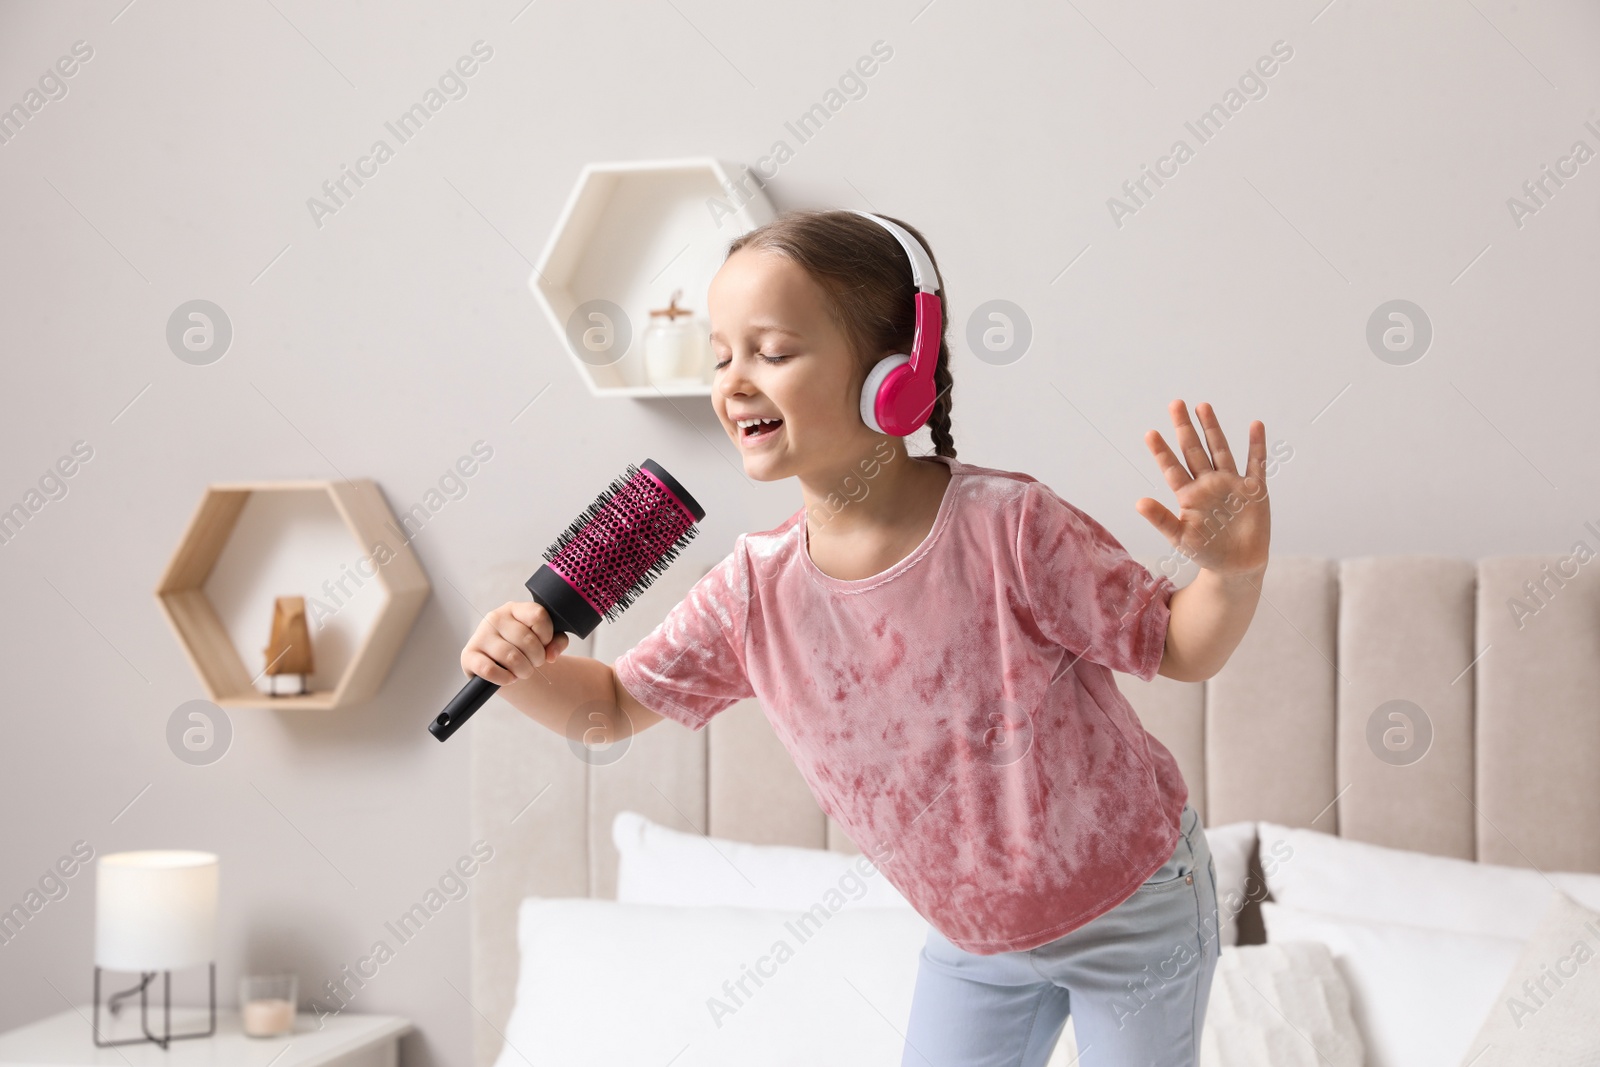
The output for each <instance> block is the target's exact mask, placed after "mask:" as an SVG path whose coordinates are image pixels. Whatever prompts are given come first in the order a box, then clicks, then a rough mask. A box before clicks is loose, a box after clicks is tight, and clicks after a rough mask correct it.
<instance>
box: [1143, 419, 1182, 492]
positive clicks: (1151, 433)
mask: <svg viewBox="0 0 1600 1067" xmlns="http://www.w3.org/2000/svg"><path fill="white" fill-rule="evenodd" d="M1144 443H1145V445H1146V446H1148V447H1149V449H1150V452H1151V453H1152V454H1153V455H1154V456H1155V457H1156V466H1158V467H1160V468H1161V477H1162V478H1164V479H1165V480H1166V483H1167V488H1168V489H1171V490H1172V491H1173V492H1177V491H1178V490H1179V489H1182V488H1183V487H1184V486H1186V485H1188V484H1189V483H1190V482H1192V481H1194V478H1192V477H1191V476H1190V475H1189V472H1188V471H1187V470H1185V469H1184V466H1183V463H1182V461H1180V460H1179V459H1178V457H1177V456H1175V455H1173V454H1172V449H1170V448H1168V447H1167V441H1166V438H1164V437H1162V436H1161V431H1159V430H1148V431H1146V432H1145V435H1144Z"/></svg>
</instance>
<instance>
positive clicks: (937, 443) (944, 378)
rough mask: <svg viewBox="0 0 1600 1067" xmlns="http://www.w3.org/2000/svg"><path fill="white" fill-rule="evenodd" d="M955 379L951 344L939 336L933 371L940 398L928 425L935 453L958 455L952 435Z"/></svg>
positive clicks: (935, 386) (934, 385) (935, 389)
mask: <svg viewBox="0 0 1600 1067" xmlns="http://www.w3.org/2000/svg"><path fill="white" fill-rule="evenodd" d="M954 383H955V379H954V378H953V377H951V375H950V346H949V345H948V344H946V343H945V340H944V338H943V337H941V338H939V362H938V363H937V364H935V366H934V371H933V389H934V393H935V394H936V395H937V397H938V399H936V400H935V401H934V402H933V414H932V415H930V416H929V417H928V427H929V429H930V430H932V431H933V454H934V455H936V456H949V457H950V458H951V459H954V458H955V456H956V441H955V438H954V437H952V436H950V408H951V406H952V405H953V404H954V403H955V398H954V397H953V396H952V395H951V391H952V389H951V387H952V386H953V385H954Z"/></svg>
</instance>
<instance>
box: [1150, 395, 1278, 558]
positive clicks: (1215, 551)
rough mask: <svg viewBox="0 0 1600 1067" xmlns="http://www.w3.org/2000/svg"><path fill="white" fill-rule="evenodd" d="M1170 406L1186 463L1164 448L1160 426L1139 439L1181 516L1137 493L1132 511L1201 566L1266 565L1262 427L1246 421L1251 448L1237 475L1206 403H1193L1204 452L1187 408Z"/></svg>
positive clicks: (1268, 532) (1177, 403)
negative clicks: (1201, 429)
mask: <svg viewBox="0 0 1600 1067" xmlns="http://www.w3.org/2000/svg"><path fill="white" fill-rule="evenodd" d="M1168 410H1169V411H1170V412H1171V413H1172V425H1173V426H1174V427H1176V432H1177V437H1178V448H1179V449H1180V450H1181V451H1182V452H1183V457H1184V461H1186V462H1187V463H1188V466H1187V468H1185V466H1184V462H1182V461H1180V460H1179V459H1178V457H1177V456H1175V455H1173V453H1172V450H1171V449H1170V448H1168V447H1167V442H1166V441H1165V440H1164V439H1163V438H1162V436H1161V433H1160V431H1158V430H1150V431H1149V432H1147V433H1146V434H1145V435H1144V443H1145V444H1146V445H1147V446H1148V447H1149V449H1150V451H1151V453H1152V454H1153V455H1154V456H1155V457H1156V462H1157V463H1158V464H1159V465H1160V466H1161V473H1162V476H1163V477H1165V478H1166V481H1167V488H1169V489H1171V490H1172V492H1173V495H1174V496H1176V497H1177V501H1178V508H1179V514H1178V515H1173V514H1172V512H1170V511H1168V510H1167V509H1166V508H1165V507H1163V506H1162V505H1161V503H1160V502H1159V501H1156V500H1153V499H1151V498H1150V497H1147V496H1146V497H1140V498H1139V500H1138V501H1137V502H1136V503H1135V504H1134V505H1133V506H1134V510H1135V511H1137V512H1138V513H1139V514H1141V515H1143V516H1144V517H1145V518H1146V519H1148V520H1149V521H1150V524H1151V525H1152V526H1154V527H1155V528H1156V529H1158V530H1160V531H1161V535H1162V536H1163V537H1165V538H1166V539H1167V541H1168V542H1169V543H1170V544H1171V545H1172V546H1173V547H1174V548H1176V549H1178V550H1179V551H1181V552H1182V553H1183V554H1184V555H1185V556H1187V557H1189V558H1191V559H1193V560H1194V561H1195V562H1196V563H1198V564H1200V566H1202V567H1204V568H1206V569H1207V570H1210V571H1213V572H1215V573H1217V574H1221V575H1227V574H1247V573H1249V572H1252V571H1259V570H1262V569H1263V568H1265V567H1266V565H1267V543H1268V541H1269V540H1270V539H1271V533H1272V516H1271V511H1270V509H1269V507H1268V500H1267V469H1266V458H1267V446H1266V441H1267V428H1266V426H1265V425H1264V424H1263V423H1262V422H1261V421H1260V420H1257V421H1255V422H1252V423H1251V424H1250V452H1249V455H1248V456H1247V457H1246V460H1245V473H1244V474H1243V475H1241V474H1240V473H1239V469H1238V468H1237V467H1236V466H1235V465H1234V459H1233V453H1232V452H1230V451H1229V450H1228V439H1227V438H1226V437H1225V436H1223V433H1222V426H1221V425H1220V424H1219V423H1218V422H1217V415H1216V412H1215V411H1213V410H1212V408H1211V405H1210V404H1206V403H1200V404H1196V405H1195V409H1194V410H1195V414H1196V415H1198V416H1200V425H1202V426H1203V427H1205V431H1206V442H1207V444H1209V445H1210V447H1211V452H1210V454H1209V455H1207V454H1206V449H1205V446H1203V445H1202V444H1201V443H1200V435H1199V434H1198V433H1196V432H1195V428H1194V424H1193V423H1191V422H1190V421H1189V409H1188V406H1187V405H1186V404H1185V403H1184V402H1183V401H1182V400H1174V401H1173V402H1172V403H1171V404H1170V405H1168Z"/></svg>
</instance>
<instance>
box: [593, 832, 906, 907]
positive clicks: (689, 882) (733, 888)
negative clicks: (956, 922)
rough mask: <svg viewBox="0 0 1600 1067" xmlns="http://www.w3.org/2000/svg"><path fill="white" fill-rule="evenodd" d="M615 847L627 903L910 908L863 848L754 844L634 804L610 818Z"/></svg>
mask: <svg viewBox="0 0 1600 1067" xmlns="http://www.w3.org/2000/svg"><path fill="white" fill-rule="evenodd" d="M611 840H612V842H613V843H614V844H615V845H616V846H617V900H618V901H619V902H621V903H624V904H676V905H690V906H695V907H712V906H723V907H738V908H777V909H788V910H793V911H804V910H806V909H808V908H810V907H812V906H813V905H815V904H817V903H819V902H826V903H827V904H828V906H829V909H830V910H837V909H838V908H839V907H840V906H841V905H843V904H844V903H846V902H850V903H854V904H857V905H859V906H861V907H866V908H884V907H898V908H906V909H910V908H911V905H910V904H909V903H908V902H907V901H906V898H905V897H903V896H901V895H900V892H899V891H898V890H897V889H895V887H894V886H892V885H890V884H889V880H888V879H887V878H885V877H883V874H882V872H880V871H879V870H878V869H877V867H875V866H873V864H872V861H871V860H869V859H868V858H867V857H866V856H865V855H861V854H856V855H850V854H847V853H844V852H834V851H831V850H829V849H820V848H797V847H795V846H792V845H752V844H748V843H746V842H744V841H730V840H728V839H726V838H721V837H707V836H705V835H703V834H686V833H683V832H681V831H678V830H673V829H670V828H668V827H665V826H662V825H660V824H659V823H654V822H651V821H650V820H649V819H647V818H645V817H644V816H643V815H640V814H639V813H638V812H636V811H619V812H618V813H617V816H616V818H614V819H612V820H611Z"/></svg>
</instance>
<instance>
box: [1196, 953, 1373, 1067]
mask: <svg viewBox="0 0 1600 1067" xmlns="http://www.w3.org/2000/svg"><path fill="white" fill-rule="evenodd" d="M1365 1063H1366V1051H1365V1046H1364V1045H1363V1043H1362V1041H1361V1031H1360V1030H1359V1029H1358V1028H1357V1026H1356V1021H1355V1016H1354V1015H1353V1014H1352V1013H1351V1009H1350V989H1349V987H1348V986H1347V985H1345V981H1344V978H1343V977H1341V976H1340V974H1339V971H1338V969H1337V968H1336V967H1335V966H1334V963H1333V953H1332V952H1330V951H1329V949H1328V946H1326V945H1324V944H1322V943H1320V942H1317V941H1283V942H1274V943H1273V944H1270V945H1242V946H1239V947H1237V948H1230V949H1227V950H1225V951H1224V952H1223V953H1222V955H1221V956H1220V957H1218V959H1217V970H1216V973H1215V974H1213V975H1212V978H1211V999H1210V1000H1209V1001H1207V1006H1206V1021H1205V1028H1204V1029H1203V1030H1202V1031H1201V1032H1200V1067H1364V1065H1365Z"/></svg>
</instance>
